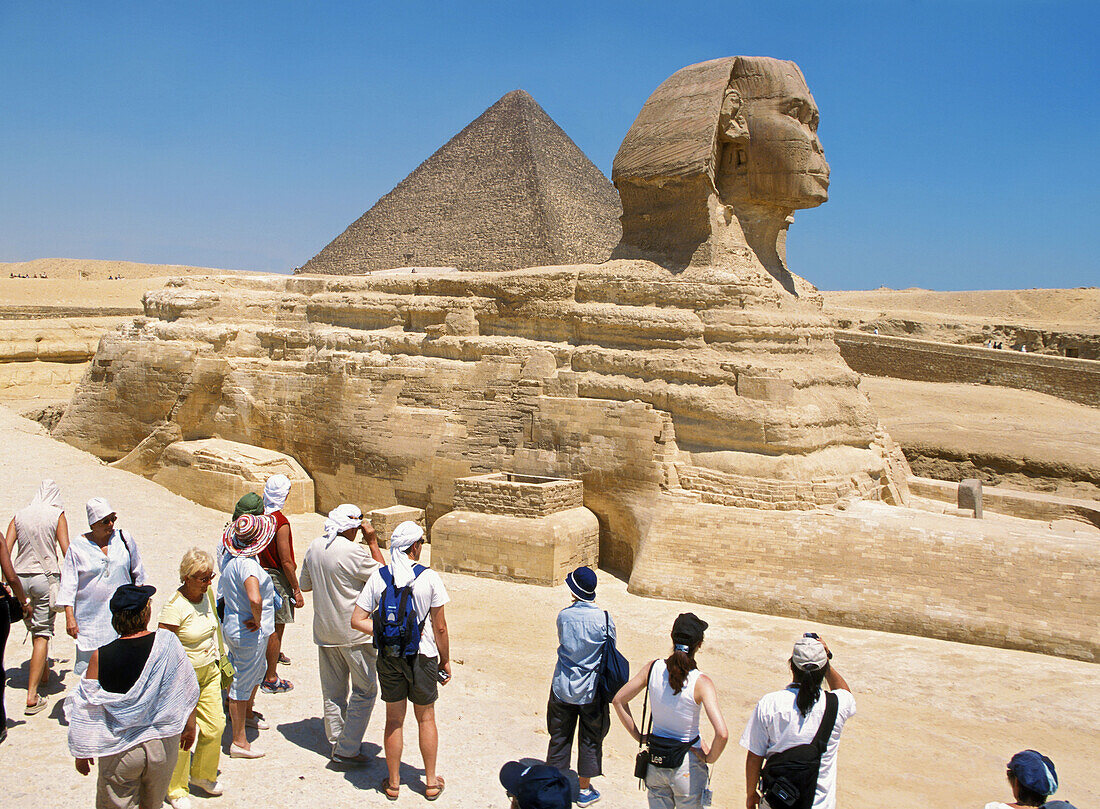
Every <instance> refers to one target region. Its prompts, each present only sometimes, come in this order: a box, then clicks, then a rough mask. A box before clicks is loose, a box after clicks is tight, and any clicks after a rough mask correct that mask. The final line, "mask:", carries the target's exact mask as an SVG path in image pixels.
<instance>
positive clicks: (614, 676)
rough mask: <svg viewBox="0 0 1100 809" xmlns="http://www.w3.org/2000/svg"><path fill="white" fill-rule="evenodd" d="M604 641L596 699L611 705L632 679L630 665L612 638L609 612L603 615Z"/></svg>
mask: <svg viewBox="0 0 1100 809" xmlns="http://www.w3.org/2000/svg"><path fill="white" fill-rule="evenodd" d="M603 626H604V633H605V634H604V641H603V653H602V654H601V656H600V672H599V676H598V677H597V678H596V699H597V701H599V702H602V703H604V704H607V703H610V702H611V700H613V699H615V695H616V694H618V693H619V689H620V688H622V687H623V686H624V685H626V683H627V681H628V680H629V679H630V663H628V662H627V659H626V658H625V657H623V655H622V652H620V651H619V650H618V648H617V647H616V646H615V639H614V638H612V637H611V616H610V615H609V614H608V612H607V610H604V613H603Z"/></svg>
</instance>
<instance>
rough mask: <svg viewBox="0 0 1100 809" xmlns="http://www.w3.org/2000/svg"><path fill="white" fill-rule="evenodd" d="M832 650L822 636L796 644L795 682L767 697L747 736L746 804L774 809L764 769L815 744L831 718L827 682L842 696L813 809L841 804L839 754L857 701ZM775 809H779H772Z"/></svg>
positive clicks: (792, 664)
mask: <svg viewBox="0 0 1100 809" xmlns="http://www.w3.org/2000/svg"><path fill="white" fill-rule="evenodd" d="M832 656H833V654H832V652H830V651H829V647H828V646H826V645H825V642H824V641H822V640H821V639H820V638H819V637H818V636H817V635H816V634H814V633H812V632H811V633H807V634H805V635H803V636H802V637H801V638H799V639H798V641H797V642H796V643H795V645H794V651H793V652H792V654H791V659H790V661H789V662H790V667H791V674H792V676H793V678H794V682H792V683H791V684H790V685H788V686H787V687H786V688H785V689H783V690H782V691H773V692H772V693H770V694H766V695H764V697H763V698H762V699H761V700H760V702H759V703H757V705H756V710H755V711H753V714H752V718H751V719H749V722H748V724H747V725H746V726H745V732H744V733H743V734H742V735H741V746H742V747H744V748H746V749H747V750H748V753H747V755H746V761H745V782H746V790H747V797H746V801H745V806H746V807H747V809H754V807H756V806H757V804H758V803H759V805H760V807H761V809H769V806H768V802H767V801H766V800H764V799H763V798H761V796H760V795H759V794H758V793H757V784H758V783H759V781H760V771H761V768H762V767H763V765H764V762H765V759H767V758H768V757H769V756H773V755H775V754H776V753H781V752H783V751H784V750H789V749H790V748H792V747H794V746H796V745H802V744H811V743H812V742H813V741H814V736H816V735H817V731H818V728H820V727H821V720H822V718H823V717H824V715H825V706H826V700H825V692H824V691H823V690H822V688H821V682H822V680H824V681H825V682H826V683H828V685H829V690H830V691H832V692H833V693H834V694H836V697H837V712H836V721H835V723H834V724H833V729H832V732H831V733H830V734H829V739H828V742H827V743H826V745H825V751H824V753H822V755H821V763H820V765H819V766H818V775H817V787H816V789H815V792H814V799H813V804H812V807H813V809H834V807H835V806H836V755H837V747H838V746H839V745H840V733H841V731H842V730H843V729H844V723H845V722H846V721H847V720H848V719H849V718H851V717H852V716H854V715H855V713H856V700H855V697H853V696H852V692H851V689H849V688H848V683H847V682H846V681H845V680H844V678H843V677H841V676H840V674H839V673H838V672H837V670H836V669H835V668H833V666H832V663H831V662H830V661H831V659H832ZM811 703H812V704H811ZM772 809H774V807H772Z"/></svg>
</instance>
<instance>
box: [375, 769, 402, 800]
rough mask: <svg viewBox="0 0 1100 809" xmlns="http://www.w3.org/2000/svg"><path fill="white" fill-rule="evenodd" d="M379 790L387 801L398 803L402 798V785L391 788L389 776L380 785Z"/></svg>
mask: <svg viewBox="0 0 1100 809" xmlns="http://www.w3.org/2000/svg"><path fill="white" fill-rule="evenodd" d="M378 789H379V791H380V792H382V794H384V795H385V796H386V800H390V801H396V800H397V799H398V798H399V797H401V785H400V784H398V785H397V786H395V787H391V786H390V777H389V776H388V775H387V776H386V777H385V778H383V779H382V783H380V784H379V785H378Z"/></svg>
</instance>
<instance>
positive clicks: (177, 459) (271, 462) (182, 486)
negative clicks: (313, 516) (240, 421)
mask: <svg viewBox="0 0 1100 809" xmlns="http://www.w3.org/2000/svg"><path fill="white" fill-rule="evenodd" d="M272 475H286V476H287V477H288V478H290V494H289V495H288V496H287V498H286V505H285V506H283V512H284V513H287V514H300V513H302V512H312V511H314V510H315V497H314V491H313V481H312V480H311V479H310V477H309V475H307V474H306V471H305V470H304V469H302V466H301V464H299V463H298V462H297V461H295V460H294V459H293V458H291V457H290V456H288V455H284V454H283V453H281V452H276V451H274V450H270V449H263V448H262V447H254V446H249V445H247V444H241V443H238V442H236V441H226V440H223V439H220V438H207V439H201V440H198V441H177V442H175V443H172V444H169V445H168V446H167V447H166V448H165V450H164V453H163V454H162V455H161V457H160V463H159V467H158V468H157V469H156V471H154V472H153V473H152V475H151V477H152V479H153V480H154V481H155V482H157V483H159V484H160V485H162V486H164V487H165V488H166V489H170V490H171V491H173V492H175V493H176V494H181V495H183V496H184V497H186V498H188V499H189V500H194V501H195V502H196V503H200V504H202V505H204V506H209V507H210V508H215V509H218V510H220V511H226V512H232V511H233V507H234V505H236V503H237V501H238V500H239V499H240V498H241V497H242V496H243V495H245V494H247V493H248V492H257V493H259V492H261V491H263V487H264V483H265V482H266V481H267V479H268V478H269V477H271V476H272Z"/></svg>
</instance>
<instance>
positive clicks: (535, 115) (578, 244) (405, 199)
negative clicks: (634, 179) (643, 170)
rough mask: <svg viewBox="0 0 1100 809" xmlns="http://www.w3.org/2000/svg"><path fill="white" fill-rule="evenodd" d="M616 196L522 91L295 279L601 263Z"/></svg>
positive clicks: (611, 239)
mask: <svg viewBox="0 0 1100 809" xmlns="http://www.w3.org/2000/svg"><path fill="white" fill-rule="evenodd" d="M618 216H619V201H618V198H617V197H616V195H615V189H614V188H613V187H612V186H611V184H610V183H609V182H608V181H607V178H606V177H604V175H603V174H602V173H601V172H600V170H599V169H598V168H596V167H595V166H594V165H592V162H591V161H590V160H589V159H588V158H587V157H585V155H584V153H583V152H582V151H581V150H580V149H579V148H577V145H576V144H575V143H573V141H572V140H570V139H569V136H568V135H566V134H565V132H563V131H562V130H561V128H560V127H559V126H558V125H557V124H555V123H554V122H553V120H551V119H550V116H548V115H547V114H546V112H545V111H544V110H543V109H542V107H540V106H539V105H538V104H537V103H536V102H535V100H534V99H533V98H531V96H529V95H528V94H527V93H525V92H524V91H523V90H514V91H513V92H511V93H508V94H507V95H506V96H504V97H503V98H501V99H500V100H499V101H497V102H496V103H495V104H493V106H491V107H489V109H487V110H486V111H485V112H484V113H482V114H481V116H480V117H478V118H477V119H476V120H475V121H473V122H472V123H471V124H470V125H469V126H467V127H466V128H465V129H463V130H462V131H461V132H460V133H458V134H457V135H455V136H454V137H453V138H452V139H451V140H449V141H448V142H447V143H446V144H444V145H443V146H442V147H441V148H440V149H439V151H437V152H435V153H434V154H433V155H432V156H431V157H429V158H428V159H427V160H425V161H424V162H423V163H421V164H420V166H419V167H418V168H417V169H416V170H415V171H414V172H413V173H412V174H410V175H409V176H408V177H406V178H405V179H404V180H402V181H401V182H400V183H398V185H397V186H396V187H395V188H394V189H393V190H392V191H390V192H389V193H388V194H386V196H384V197H382V199H380V200H379V201H378V202H377V203H376V204H375V205H374V207H372V208H371V209H370V210H369V211H367V212H366V213H365V214H363V215H362V216H361V217H359V219H357V220H356V221H355V222H353V223H352V224H351V225H350V226H349V227H348V229H347V230H345V231H344V232H343V233H342V234H340V235H339V236H337V237H336V238H335V239H334V240H333V241H332V242H331V243H330V244H329V245H328V246H327V247H325V248H324V249H323V250H322V251H321V252H320V253H318V254H317V255H316V256H314V257H313V258H312V259H310V260H309V261H308V262H306V264H305V266H304V267H302V270H301V272H306V273H336V274H358V273H365V272H367V271H369V270H385V269H390V268H393V267H432V266H435V267H457V268H459V269H475V270H504V269H509V270H510V269H516V268H518V267H529V266H533V265H539V264H573V263H577V262H586V261H603V260H604V259H606V258H607V257H608V256H609V255H610V254H611V249H612V248H613V247H614V246H615V244H616V242H617V241H618V239H619V225H618V222H617V221H616V219H617V218H618Z"/></svg>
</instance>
